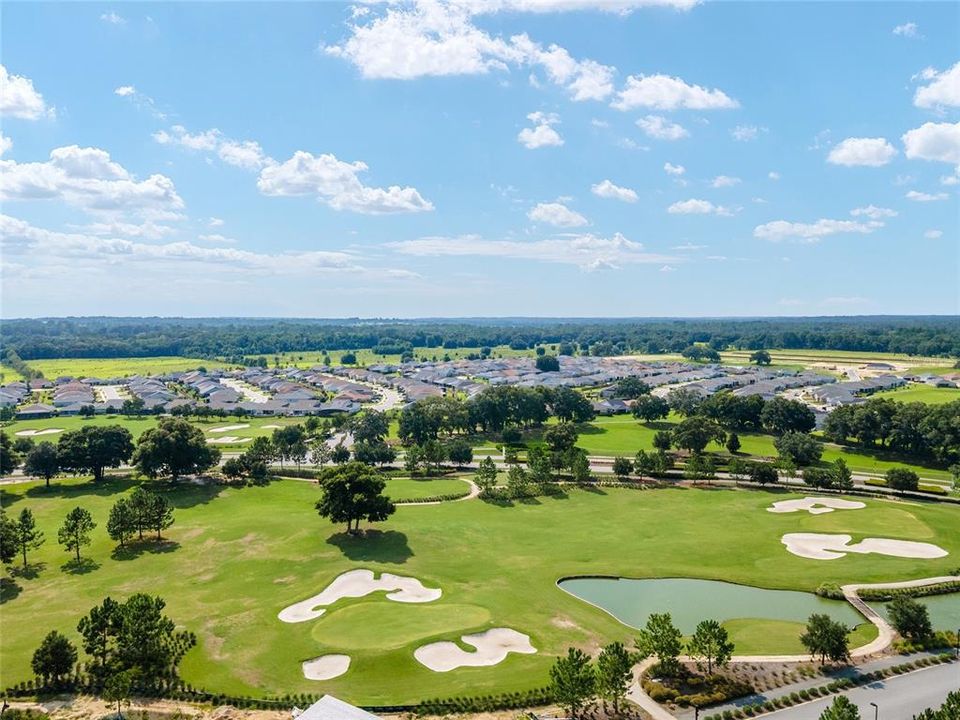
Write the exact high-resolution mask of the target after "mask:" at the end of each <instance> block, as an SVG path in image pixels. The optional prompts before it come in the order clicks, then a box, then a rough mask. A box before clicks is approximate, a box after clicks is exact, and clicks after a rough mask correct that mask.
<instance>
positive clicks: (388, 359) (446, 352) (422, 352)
mask: <svg viewBox="0 0 960 720" xmlns="http://www.w3.org/2000/svg"><path fill="white" fill-rule="evenodd" d="M546 347H547V350H548V351H551V350H552V351H553V352H555V351H556V346H550V345H547V346H546ZM491 349H492V351H493V352H492V353H491V355H490V356H491V357H524V356H533V355H534V351H533V350H513V349H511V348H510V347H509V346H507V345H497V346H495V347H493V348H491ZM349 352H352V353H353V354H354V355H356V357H357V365H360V366H366V365H376V364H377V363H388V364H396V363H399V362H400V355H399V354H393V355H378V354H376V353H374V352H373V351H372V350H371V349H369V348H364V349H362V350H329V351H328V352H327V355H329V357H330V364H331V365H333V366H336V365H340V364H342V363H341V358H342V357H343V355H344V354H345V353H349ZM479 352H480V348H478V347H474V348H450V349H445V348H439V347H432V348H430V347H415V348H414V349H413V356H414V357H415V358H416V359H417V360H420V359H421V358H426V359H427V360H443V358H444V357H448V358H449V359H450V360H460V359H462V358H465V357H466V356H467V355H470V354H473V353H477V354H479ZM252 357H264V358H266V360H267V363H268V364H269V365H270V367H273V366H274V365H275V362H276V361H277V360H279V363H280V365H281V366H289V365H294V366H296V367H300V368H309V367H313V366H315V365H323V359H324V357H325V356H324V354H323V353H322V352H289V353H276V354H273V355H253V356H252Z"/></svg>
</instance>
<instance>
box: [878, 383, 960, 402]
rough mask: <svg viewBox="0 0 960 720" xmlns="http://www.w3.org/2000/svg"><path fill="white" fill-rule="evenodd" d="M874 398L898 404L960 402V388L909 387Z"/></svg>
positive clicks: (882, 393) (883, 393) (889, 391)
mask: <svg viewBox="0 0 960 720" xmlns="http://www.w3.org/2000/svg"><path fill="white" fill-rule="evenodd" d="M873 397H877V398H884V399H887V400H896V401H897V402H905V403H906V402H922V403H929V404H931V405H941V404H943V403H948V402H953V401H954V400H960V388H938V387H930V386H929V385H907V386H906V387H902V388H896V389H894V390H887V391H885V392H881V393H876V394H875V395H874V396H873Z"/></svg>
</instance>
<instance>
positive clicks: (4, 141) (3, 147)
mask: <svg viewBox="0 0 960 720" xmlns="http://www.w3.org/2000/svg"><path fill="white" fill-rule="evenodd" d="M12 147H13V140H11V139H10V138H8V137H7V136H6V135H4V134H3V131H2V130H0V157H3V155H4V154H5V153H6V152H7V151H8V150H10V149H11V148H12Z"/></svg>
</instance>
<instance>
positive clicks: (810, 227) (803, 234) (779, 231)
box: [753, 218, 883, 243]
mask: <svg viewBox="0 0 960 720" xmlns="http://www.w3.org/2000/svg"><path fill="white" fill-rule="evenodd" d="M881 227H883V223H882V222H879V221H876V220H871V221H870V222H867V223H862V222H856V221H854V220H828V219H826V218H821V219H820V220H817V221H816V222H815V223H795V222H787V221H786V220H774V221H773V222H768V223H764V224H763V225H757V227H755V228H754V229H753V236H754V237H757V238H760V239H761V240H770V241H772V242H779V241H781V240H789V239H797V240H800V241H803V242H811V243H812V242H819V241H820V240H821V239H822V238H825V237H827V236H829V235H838V234H861V235H864V234H869V233H872V232H873V231H875V230H877V229H878V228H881Z"/></svg>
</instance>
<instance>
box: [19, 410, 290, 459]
mask: <svg viewBox="0 0 960 720" xmlns="http://www.w3.org/2000/svg"><path fill="white" fill-rule="evenodd" d="M300 422H303V418H285V417H260V418H243V419H241V420H237V419H236V418H232V417H228V418H205V419H203V420H194V419H191V420H190V423H191V424H192V425H195V426H196V427H198V428H200V429H201V430H202V431H203V433H204V435H205V436H206V437H207V439H209V440H224V439H230V438H236V440H235V441H230V442H216V443H212V444H213V445H214V447H218V448H220V449H221V450H228V451H229V450H242V449H243V448H244V446H245V445H249V444H250V440H251V439H252V438H255V437H260V436H261V435H270V434H271V433H272V432H273V431H274V429H275V428H276V427H278V426H283V425H294V424H297V423H300ZM156 424H157V417H156V416H155V415H146V416H143V417H128V416H126V415H95V416H94V417H92V418H90V419H87V418H83V417H80V416H79V415H74V416H70V417H54V418H44V419H42V420H17V421H14V422H8V423H4V424H3V429H4V431H5V432H6V433H7V434H9V435H11V436H12V437H16V436H17V433H19V432H22V431H24V430H48V429H58V430H63V431H66V430H79V429H80V428H82V427H83V426H84V425H120V426H121V427H125V428H126V429H127V430H129V431H130V434H131V435H133V439H134V441H136V440H137V438H139V437H140V435H141V434H142V433H143V431H144V430H148V429H149V428H152V427H154V426H155V425H156ZM237 425H243V426H245V427H233V426H237ZM231 427H232V429H229V430H224V429H223V428H231ZM60 435H62V433H60V432H57V433H50V434H47V435H38V436H35V437H34V440H36V441H37V442H40V441H49V442H54V443H55V442H56V441H57V438H59V437H60Z"/></svg>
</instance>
